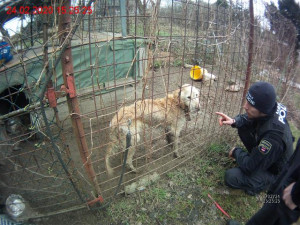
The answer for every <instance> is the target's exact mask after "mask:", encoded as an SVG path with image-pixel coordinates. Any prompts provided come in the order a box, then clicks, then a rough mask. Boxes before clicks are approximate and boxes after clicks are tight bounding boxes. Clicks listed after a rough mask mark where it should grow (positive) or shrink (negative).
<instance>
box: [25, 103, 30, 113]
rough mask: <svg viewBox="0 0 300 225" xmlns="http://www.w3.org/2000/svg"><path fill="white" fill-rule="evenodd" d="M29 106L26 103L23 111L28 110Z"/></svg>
mask: <svg viewBox="0 0 300 225" xmlns="http://www.w3.org/2000/svg"><path fill="white" fill-rule="evenodd" d="M29 106H30V105H29V104H28V105H26V106H25V107H24V111H25V112H26V111H27V110H28V108H29Z"/></svg>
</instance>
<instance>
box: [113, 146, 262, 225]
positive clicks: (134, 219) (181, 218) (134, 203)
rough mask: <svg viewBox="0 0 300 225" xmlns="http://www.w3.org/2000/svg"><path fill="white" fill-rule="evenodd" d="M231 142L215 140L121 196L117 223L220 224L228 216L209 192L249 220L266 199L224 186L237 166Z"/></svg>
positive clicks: (240, 217) (115, 207)
mask: <svg viewBox="0 0 300 225" xmlns="http://www.w3.org/2000/svg"><path fill="white" fill-rule="evenodd" d="M229 146H231V145H229V144H228V143H225V142H220V143H212V144H211V145H209V146H208V147H207V148H206V150H205V151H204V152H205V154H203V155H201V156H196V157H195V158H194V159H193V160H192V161H190V162H189V163H188V164H186V165H185V166H184V167H180V168H178V169H176V170H174V171H171V172H168V173H167V174H166V177H165V178H166V179H161V180H160V181H159V182H158V183H156V184H155V185H152V186H149V188H147V189H146V190H144V191H142V192H137V193H135V194H132V195H130V196H128V197H126V198H121V199H119V200H118V201H116V203H114V204H112V205H111V206H110V208H109V210H108V214H109V216H110V217H111V218H112V219H111V220H110V221H112V222H114V223H115V224H126V223H127V224H157V223H160V224H174V225H176V224H197V223H199V221H201V224H220V223H219V221H220V219H221V218H222V217H224V215H223V214H222V213H221V212H220V211H219V210H217V209H216V208H215V207H214V205H213V202H212V201H211V200H210V199H209V198H208V196H207V194H210V195H212V196H213V198H214V199H215V200H216V201H217V202H218V203H219V204H220V205H221V207H222V208H223V209H224V210H225V211H226V212H228V213H229V214H230V215H231V216H232V217H233V218H235V219H236V220H238V221H240V222H245V221H247V220H248V219H249V218H250V217H251V216H252V215H254V213H255V212H256V211H257V210H258V209H259V208H260V207H261V205H262V199H263V197H261V198H257V197H253V196H248V195H246V194H245V193H244V192H243V191H240V190H233V189H230V188H227V187H226V186H225V185H224V182H223V179H224V172H225V170H226V169H228V168H231V167H233V165H232V161H231V160H230V161H229V159H228V157H227V156H225V154H223V153H224V152H227V151H228V150H229ZM262 196H263V195H262Z"/></svg>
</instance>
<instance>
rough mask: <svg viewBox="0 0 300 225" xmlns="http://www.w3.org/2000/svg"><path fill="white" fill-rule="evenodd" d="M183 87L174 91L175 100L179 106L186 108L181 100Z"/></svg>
mask: <svg viewBox="0 0 300 225" xmlns="http://www.w3.org/2000/svg"><path fill="white" fill-rule="evenodd" d="M181 89H182V88H181V87H180V88H179V89H177V90H175V91H174V93H173V98H174V100H175V101H176V104H177V105H179V107H180V108H183V109H184V108H185V104H184V102H183V101H182V100H181Z"/></svg>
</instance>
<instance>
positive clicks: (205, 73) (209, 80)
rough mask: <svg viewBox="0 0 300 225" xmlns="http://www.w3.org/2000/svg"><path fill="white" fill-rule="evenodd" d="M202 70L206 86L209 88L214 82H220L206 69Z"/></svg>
mask: <svg viewBox="0 0 300 225" xmlns="http://www.w3.org/2000/svg"><path fill="white" fill-rule="evenodd" d="M201 70H202V71H201V72H202V74H203V78H202V81H203V84H204V85H205V86H209V85H211V84H213V83H214V81H217V80H218V78H217V76H216V75H213V74H212V73H209V72H208V71H207V70H206V69H203V68H201Z"/></svg>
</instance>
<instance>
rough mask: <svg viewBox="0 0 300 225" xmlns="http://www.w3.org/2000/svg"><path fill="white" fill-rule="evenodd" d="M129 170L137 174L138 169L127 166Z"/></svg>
mask: <svg viewBox="0 0 300 225" xmlns="http://www.w3.org/2000/svg"><path fill="white" fill-rule="evenodd" d="M127 168H128V169H129V170H131V172H133V173H137V169H136V168H135V167H134V166H133V165H127Z"/></svg>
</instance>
